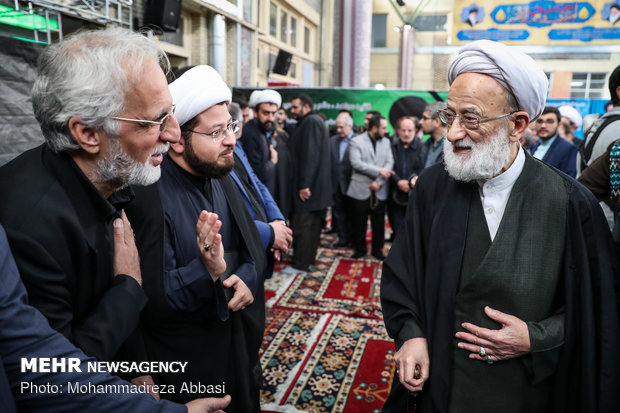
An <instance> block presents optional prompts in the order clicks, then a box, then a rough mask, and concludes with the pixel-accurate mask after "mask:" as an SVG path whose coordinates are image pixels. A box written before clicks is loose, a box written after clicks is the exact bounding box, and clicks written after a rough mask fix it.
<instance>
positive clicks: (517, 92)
mask: <svg viewBox="0 0 620 413" xmlns="http://www.w3.org/2000/svg"><path fill="white" fill-rule="evenodd" d="M461 73H482V74H485V75H489V76H491V77H492V78H493V79H495V80H497V81H498V82H499V83H500V84H501V85H502V86H503V87H504V88H505V89H506V90H508V91H509V92H510V93H512V94H513V96H514V97H515V98H516V99H517V106H518V107H519V109H520V110H524V111H525V112H527V113H528V114H529V115H530V122H531V121H533V120H534V119H536V118H537V117H538V116H540V114H541V113H542V111H543V109H544V107H545V102H546V100H547V88H548V87H549V81H548V80H547V76H546V75H545V73H544V72H543V71H542V69H541V68H540V67H539V66H538V65H537V64H536V62H534V59H532V58H531V57H529V56H528V55H526V54H525V53H523V52H520V51H518V50H514V49H509V48H508V47H507V46H506V45H505V44H502V43H499V42H493V41H490V40H477V41H475V42H472V43H470V44H468V45H467V46H465V47H463V48H462V49H461V50H460V51H459V54H458V56H457V57H456V59H454V61H453V62H452V64H451V65H450V68H449V69H448V82H449V83H450V85H451V84H452V82H454V79H456V77H457V76H458V75H460V74H461Z"/></svg>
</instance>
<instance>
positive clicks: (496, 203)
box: [478, 145, 525, 241]
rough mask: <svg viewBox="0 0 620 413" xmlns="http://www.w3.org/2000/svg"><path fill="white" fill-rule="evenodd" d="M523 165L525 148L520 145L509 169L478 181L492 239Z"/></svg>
mask: <svg viewBox="0 0 620 413" xmlns="http://www.w3.org/2000/svg"><path fill="white" fill-rule="evenodd" d="M523 165H525V153H523V148H521V145H519V152H518V153H517V157H516V159H515V160H514V162H513V163H512V165H510V168H508V170H506V171H505V172H503V173H501V174H499V175H498V176H496V177H495V178H491V179H489V180H486V181H482V180H480V181H478V191H479V193H480V201H481V202H482V209H483V211H484V217H485V218H486V220H487V226H488V227H489V235H491V241H493V239H495V234H497V229H498V228H499V224H500V222H501V221H502V217H503V216H504V210H505V209H506V204H507V203H508V198H509V197H510V192H511V191H512V187H513V186H514V184H515V182H516V181H517V178H519V175H521V171H523Z"/></svg>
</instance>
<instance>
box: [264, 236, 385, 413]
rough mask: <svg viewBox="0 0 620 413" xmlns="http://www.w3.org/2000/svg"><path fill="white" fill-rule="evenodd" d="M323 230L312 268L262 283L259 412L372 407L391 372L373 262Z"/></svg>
mask: <svg viewBox="0 0 620 413" xmlns="http://www.w3.org/2000/svg"><path fill="white" fill-rule="evenodd" d="M332 243H333V237H332V236H330V235H327V234H324V235H323V237H322V244H321V247H320V248H319V252H318V257H317V265H316V266H317V271H315V272H310V273H298V274H294V275H290V274H283V273H280V272H279V271H280V270H281V269H282V268H283V267H285V266H287V265H288V262H286V261H284V262H282V263H278V265H277V266H276V271H275V273H274V276H273V278H271V279H270V280H268V281H267V282H266V283H265V290H266V300H267V320H266V327H265V335H264V338H263V345H262V347H261V352H260V356H261V365H262V368H263V377H264V381H263V388H262V389H261V406H262V411H263V412H317V413H318V412H351V413H353V412H355V413H358V412H380V411H381V408H382V407H383V404H384V402H385V400H386V398H387V396H388V394H389V389H390V387H391V385H392V379H393V377H394V362H393V356H394V352H395V351H394V343H393V342H392V340H390V339H389V337H388V336H387V333H386V331H385V327H384V324H383V318H382V315H381V308H380V303H379V283H380V281H381V263H380V262H379V261H376V260H374V259H372V260H371V259H361V260H352V259H350V258H349V256H350V255H351V253H352V251H351V250H348V249H335V248H331V247H330V246H331V244H332Z"/></svg>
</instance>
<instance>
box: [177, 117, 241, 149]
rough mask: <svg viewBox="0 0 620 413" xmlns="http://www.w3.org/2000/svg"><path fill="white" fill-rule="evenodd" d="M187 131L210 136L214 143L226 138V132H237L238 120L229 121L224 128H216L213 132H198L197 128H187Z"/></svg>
mask: <svg viewBox="0 0 620 413" xmlns="http://www.w3.org/2000/svg"><path fill="white" fill-rule="evenodd" d="M187 132H193V133H197V134H199V135H205V136H210V137H211V139H213V142H214V143H218V142H221V141H223V140H224V139H225V138H226V132H229V133H232V134H235V133H237V132H239V121H238V120H236V121H234V122H230V123H229V124H228V125H226V127H225V128H222V129H217V130H216V131H214V132H199V131H197V130H192V129H188V130H187Z"/></svg>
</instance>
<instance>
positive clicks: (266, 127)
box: [258, 121, 276, 133]
mask: <svg viewBox="0 0 620 413" xmlns="http://www.w3.org/2000/svg"><path fill="white" fill-rule="evenodd" d="M258 126H259V127H260V130H261V131H262V132H263V133H267V132H273V131H274V130H276V125H274V123H273V122H265V123H263V122H260V121H259V122H258Z"/></svg>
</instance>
